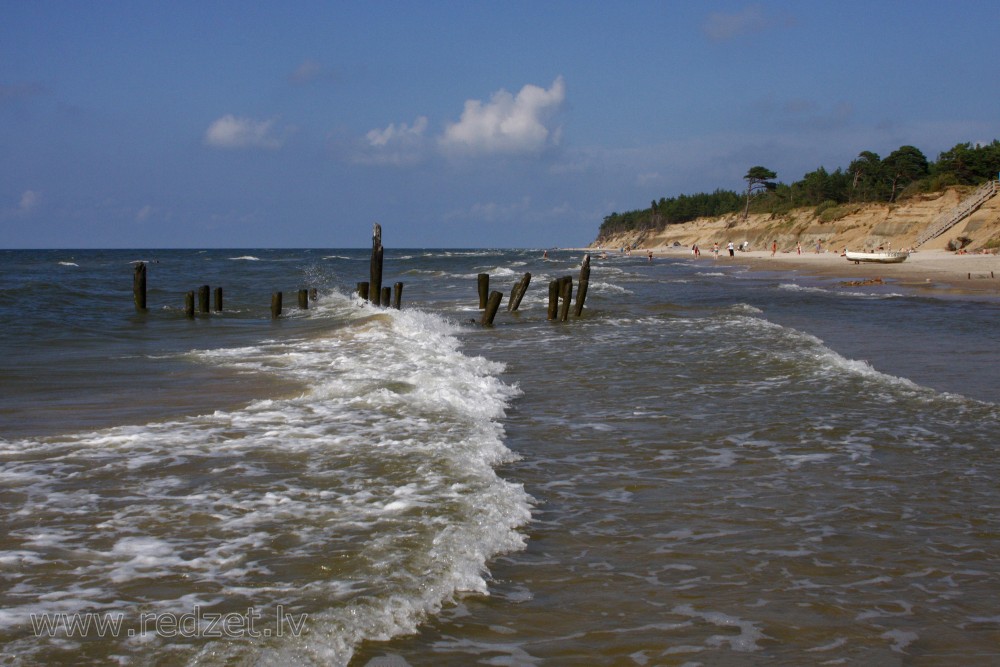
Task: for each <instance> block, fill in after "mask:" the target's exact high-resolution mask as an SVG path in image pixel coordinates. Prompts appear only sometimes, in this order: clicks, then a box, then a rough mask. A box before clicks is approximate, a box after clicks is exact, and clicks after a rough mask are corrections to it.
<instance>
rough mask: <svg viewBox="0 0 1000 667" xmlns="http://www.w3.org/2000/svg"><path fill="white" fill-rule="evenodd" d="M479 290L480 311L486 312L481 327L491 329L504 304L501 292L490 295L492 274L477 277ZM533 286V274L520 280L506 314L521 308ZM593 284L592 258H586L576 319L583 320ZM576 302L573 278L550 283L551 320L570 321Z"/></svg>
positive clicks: (512, 290)
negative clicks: (588, 294)
mask: <svg viewBox="0 0 1000 667" xmlns="http://www.w3.org/2000/svg"><path fill="white" fill-rule="evenodd" d="M477 283H478V287H479V308H480V310H483V317H482V319H481V320H480V324H482V325H483V326H492V325H493V319H494V318H495V317H496V315H497V311H498V310H499V309H500V302H501V301H503V293H502V292H496V291H494V292H490V274H488V273H480V274H479V275H478V276H477ZM530 283H531V273H527V272H526V273H525V274H524V275H523V276H522V277H521V279H520V280H518V281H517V282H516V283H515V284H514V287H513V288H512V289H511V291H510V299H508V300H507V311H508V312H514V311H516V310H517V308H518V306H520V305H521V299H523V298H524V294H525V292H527V291H528V285H529V284H530ZM589 285H590V255H589V254H587V255H584V256H583V262H582V263H581V264H580V280H579V283H578V286H577V291H576V304H575V306H574V307H573V316H574V317H580V316H581V315H582V314H583V304H584V302H585V301H586V300H587V288H588V287H589ZM572 299H573V277H572V276H563V277H562V278H556V279H555V280H552V281H550V282H549V309H548V319H550V320H559V321H560V322H565V321H566V320H567V319H569V311H570V302H571V301H572Z"/></svg>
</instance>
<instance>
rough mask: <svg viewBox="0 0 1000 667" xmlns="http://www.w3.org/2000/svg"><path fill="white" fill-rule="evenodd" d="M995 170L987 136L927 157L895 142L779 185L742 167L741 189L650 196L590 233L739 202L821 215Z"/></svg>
mask: <svg viewBox="0 0 1000 667" xmlns="http://www.w3.org/2000/svg"><path fill="white" fill-rule="evenodd" d="M998 175H1000V140H997V139H994V140H993V141H992V142H991V143H989V144H976V145H973V144H970V143H964V144H957V145H956V146H955V147H954V148H952V149H950V150H948V151H945V152H943V153H941V154H940V156H939V157H938V160H937V162H934V163H930V162H928V160H927V158H926V157H925V156H924V154H923V153H922V152H921V151H920V149H918V148H916V147H914V146H900V147H899V148H898V149H897V150H895V151H893V152H892V153H890V154H889V155H888V156H886V157H885V158H881V157H879V155H878V153H873V152H872V151H861V153H859V154H858V157H857V158H855V159H854V160H852V161H851V163H850V165H848V167H847V169H846V170H842V169H840V168H838V169H837V170H836V171H834V172H832V173H830V172H828V171H827V170H826V169H825V168H824V167H822V166H821V167H818V168H817V169H816V170H815V171H811V172H809V173H807V174H805V176H803V177H802V179H801V180H799V181H796V182H794V183H792V184H791V185H785V184H783V183H777V182H775V181H774V179H775V178H776V177H777V174H776V173H775V172H774V171H772V170H770V169H768V168H767V167H763V166H760V165H756V166H754V167H751V168H750V169H749V170H747V173H746V175H745V176H744V177H743V179H744V180H745V181H746V182H747V187H746V190H745V191H744V192H743V193H742V194H739V193H736V192H733V191H729V190H716V191H715V192H713V193H711V194H707V193H699V194H694V195H678V196H677V197H671V198H660V199H659V200H658V201H657V200H654V201H653V202H651V206H650V208H648V209H643V210H635V211H627V212H625V213H612V214H611V215H609V216H606V217H605V218H604V222H603V223H602V224H601V229H600V233H599V236H598V238H599V239H600V238H607V237H609V236H612V235H614V234H620V233H623V232H632V231H636V232H640V231H646V230H660V229H663V228H664V227H666V226H667V225H673V224H680V223H683V222H688V221H690V220H694V219H696V218H699V217H720V216H723V215H727V214H730V213H735V212H737V211H739V210H740V209H741V208H742V209H743V214H744V216H746V215H748V214H749V213H769V214H771V215H773V216H781V215H785V214H787V213H789V212H791V211H792V210H793V209H795V208H800V207H803V206H815V207H816V211H815V213H816V215H817V216H818V217H819V218H820V219H821V220H822V221H824V222H830V221H832V220H837V219H839V218H841V217H843V216H845V215H847V214H848V213H850V212H851V211H852V208H853V207H851V206H848V204H852V203H854V204H859V203H864V202H879V201H881V202H893V201H896V200H898V199H901V198H905V197H907V196H910V195H914V194H918V193H921V192H938V191H940V190H942V189H944V188H946V187H948V186H949V185H978V184H980V183H982V182H984V181H987V180H989V179H991V178H992V179H996V178H998Z"/></svg>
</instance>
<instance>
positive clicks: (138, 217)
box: [135, 204, 153, 222]
mask: <svg viewBox="0 0 1000 667" xmlns="http://www.w3.org/2000/svg"><path fill="white" fill-rule="evenodd" d="M151 215H153V207H152V206H150V205H149V204H146V205H145V206H143V207H142V208H140V209H139V211H138V212H137V213H136V214H135V221H136V222H145V221H146V220H148V219H149V216H151Z"/></svg>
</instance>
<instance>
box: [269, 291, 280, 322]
mask: <svg viewBox="0 0 1000 667" xmlns="http://www.w3.org/2000/svg"><path fill="white" fill-rule="evenodd" d="M279 317H281V292H274V293H272V294H271V319H272V320H276V319H278V318H279Z"/></svg>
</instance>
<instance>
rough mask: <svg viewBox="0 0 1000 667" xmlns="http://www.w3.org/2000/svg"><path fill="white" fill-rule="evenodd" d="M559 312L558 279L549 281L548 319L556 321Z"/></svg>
mask: <svg viewBox="0 0 1000 667" xmlns="http://www.w3.org/2000/svg"><path fill="white" fill-rule="evenodd" d="M558 312H559V279H558V278H557V279H555V280H550V281H549V312H548V319H550V320H554V319H556V313H558Z"/></svg>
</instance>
